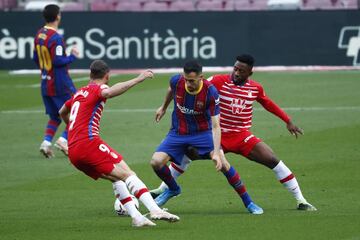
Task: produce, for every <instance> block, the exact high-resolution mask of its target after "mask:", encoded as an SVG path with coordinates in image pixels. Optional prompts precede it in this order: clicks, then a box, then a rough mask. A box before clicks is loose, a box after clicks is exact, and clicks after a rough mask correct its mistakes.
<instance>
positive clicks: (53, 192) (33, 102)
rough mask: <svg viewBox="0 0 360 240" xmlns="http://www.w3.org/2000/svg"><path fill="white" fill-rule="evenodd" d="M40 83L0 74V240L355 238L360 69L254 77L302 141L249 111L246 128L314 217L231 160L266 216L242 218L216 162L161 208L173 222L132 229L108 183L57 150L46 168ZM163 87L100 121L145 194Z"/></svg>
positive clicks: (110, 108)
mask: <svg viewBox="0 0 360 240" xmlns="http://www.w3.org/2000/svg"><path fill="white" fill-rule="evenodd" d="M77 77H82V76H76V75H75V76H73V78H74V79H76V78H77ZM129 77H130V76H116V77H114V78H113V79H112V83H114V82H116V81H119V80H125V79H128V78H129ZM38 78H39V77H38V76H36V75H31V76H27V75H24V76H11V75H8V74H7V73H6V72H0V126H1V138H0V159H1V160H0V176H1V182H0V236H1V237H0V239H2V240H7V239H21V240H22V239H52V240H54V239H88V240H89V239H158V240H161V239H185V238H189V237H190V238H191V239H248V240H249V239H349V240H350V239H360V227H359V226H360V201H359V197H360V188H359V186H358V184H359V182H360V174H359V170H360V152H359V143H360V97H359V96H360V95H359V90H358V89H360V81H359V79H360V73H359V72H353V71H348V72H322V73H320V72H315V73H314V72H303V73H299V72H296V73H256V74H255V75H254V79H256V80H258V81H259V82H261V83H262V84H263V85H264V87H265V90H266V92H267V94H268V95H269V96H270V97H272V98H273V99H274V100H275V101H276V102H277V103H279V105H280V106H282V107H285V108H290V109H289V110H288V111H287V112H288V113H289V114H290V115H291V116H292V117H293V119H294V121H295V122H296V123H297V124H298V125H299V126H301V127H302V128H304V130H305V135H304V136H302V137H300V139H298V140H295V139H294V137H292V136H290V134H288V132H287V130H286V128H285V125H284V123H282V122H281V120H279V119H277V118H276V117H274V116H273V115H271V114H270V113H267V112H266V111H262V110H256V111H255V113H254V122H253V128H252V130H253V132H254V133H255V134H256V135H257V136H258V137H261V138H262V139H263V140H264V141H265V142H266V143H268V144H269V145H270V146H271V147H272V148H273V150H274V151H275V153H276V154H277V155H278V156H279V158H280V159H283V160H284V161H285V163H286V164H287V165H288V166H289V168H290V169H291V170H292V171H293V172H294V173H295V175H296V176H297V179H298V181H299V182H300V185H301V188H302V190H303V193H304V195H305V197H306V198H307V199H308V200H309V201H310V202H311V203H312V204H314V205H315V206H316V207H317V208H318V209H319V210H318V211H317V212H301V211H296V210H295V206H296V204H295V201H294V200H293V199H292V197H291V196H290V194H289V193H288V192H287V191H286V190H285V189H284V188H283V187H282V186H281V185H280V184H279V183H278V182H277V181H276V179H275V176H274V175H273V173H272V172H271V171H269V170H268V169H266V168H265V167H262V166H260V165H258V164H256V163H253V162H250V161H248V160H246V159H244V158H242V157H240V156H237V155H233V154H228V155H227V157H228V159H229V161H230V162H231V163H232V164H233V165H234V166H235V168H236V169H237V170H238V171H239V172H240V175H241V176H242V179H243V181H244V182H245V184H246V185H247V188H248V191H249V193H250V194H251V196H252V197H253V199H254V200H255V202H256V203H258V204H259V205H260V206H262V207H263V208H264V210H265V214H263V215H262V216H252V215H250V214H248V213H247V211H246V209H245V208H244V207H243V206H242V203H241V201H240V200H239V198H238V197H237V195H236V194H235V192H234V191H233V190H232V188H231V187H230V186H229V185H228V184H227V182H226V180H225V178H224V177H223V176H222V174H220V173H216V172H215V169H214V166H213V164H212V163H211V162H210V161H202V162H201V161H197V162H194V163H192V165H191V166H190V168H189V170H188V171H187V172H186V173H185V174H184V175H183V176H182V177H181V178H180V179H179V183H180V184H181V185H182V189H183V193H182V195H181V196H180V197H177V198H175V199H173V200H171V201H170V202H169V203H168V204H167V205H166V207H167V208H169V210H170V211H171V212H173V213H175V214H178V215H179V216H180V217H181V222H179V223H175V224H168V223H163V222H158V226H157V227H155V228H151V229H150V228H147V229H133V228H131V227H130V219H129V218H126V217H117V216H116V215H115V214H114V212H113V200H114V197H113V193H112V188H111V184H110V183H108V182H106V181H97V182H95V181H93V180H91V179H90V178H87V177H86V176H85V175H83V174H82V173H81V172H78V171H77V170H76V169H75V168H74V167H72V166H71V165H70V164H69V162H68V160H67V159H66V158H65V157H64V156H63V155H62V154H61V153H60V152H56V157H55V158H54V159H50V160H47V159H45V158H43V157H42V156H41V155H40V153H39V152H38V148H39V145H40V142H41V141H42V137H43V132H44V127H45V124H46V122H47V117H46V115H44V114H43V113H42V112H40V113H39V112H37V110H39V111H43V107H42V102H41V98H40V92H39V88H38V87H32V85H33V84H37V83H38V82H39V80H38ZM168 78H169V75H158V76H156V79H153V80H149V81H147V82H145V83H143V84H141V85H139V86H136V87H134V88H133V89H131V90H130V91H129V92H127V93H126V94H125V95H123V96H120V97H119V98H115V99H111V100H109V101H108V103H107V106H106V108H105V112H104V114H103V118H102V129H101V135H102V137H103V139H104V140H105V141H107V142H108V143H109V144H110V145H111V146H113V147H114V148H115V149H116V150H118V151H119V152H120V153H122V154H123V156H124V158H125V160H126V162H127V163H128V164H129V165H130V167H131V168H133V169H134V170H135V171H136V172H137V173H138V175H139V176H140V177H141V178H142V179H143V180H144V182H145V183H146V184H147V186H148V187H149V188H154V187H157V186H158V184H159V183H160V180H159V179H158V178H157V177H156V176H155V174H154V173H153V172H152V170H151V168H150V166H149V160H150V158H151V155H152V153H153V151H154V150H155V148H156V146H157V145H158V144H159V143H160V141H161V140H162V138H163V137H164V136H165V134H166V133H167V130H168V128H169V125H170V111H169V112H168V113H167V115H166V117H164V119H163V120H162V121H161V122H160V123H159V124H155V123H154V111H149V110H148V109H154V110H155V109H156V108H157V107H158V106H159V105H160V104H161V102H162V100H163V97H164V94H165V92H166V88H167V86H168ZM84 84H86V81H83V82H77V86H81V85H84ZM291 107H295V108H303V109H302V110H299V109H291ZM314 107H318V108H314ZM333 107H338V108H335V109H334V108H333ZM343 107H355V108H353V109H351V108H343ZM260 108H261V107H260V106H259V105H256V109H260ZM123 109H138V110H139V109H140V110H139V111H138V112H124V110H123ZM141 109H142V110H141ZM144 109H145V110H144ZM14 110H20V112H14ZM24 110H26V111H28V112H24ZM118 110H120V111H118ZM62 129H63V126H62V127H60V130H62ZM59 133H60V131H59V132H58V135H59ZM58 135H57V136H58ZM141 209H142V212H144V211H145V209H144V207H142V208H141Z"/></svg>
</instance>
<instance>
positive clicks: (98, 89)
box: [97, 84, 110, 99]
mask: <svg viewBox="0 0 360 240" xmlns="http://www.w3.org/2000/svg"><path fill="white" fill-rule="evenodd" d="M108 88H110V87H109V86H108V85H106V84H101V85H100V86H99V87H98V88H97V96H98V97H99V98H101V99H105V98H104V97H103V96H102V94H101V93H102V91H103V90H104V89H108Z"/></svg>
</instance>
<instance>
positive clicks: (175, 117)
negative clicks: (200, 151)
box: [170, 74, 220, 135]
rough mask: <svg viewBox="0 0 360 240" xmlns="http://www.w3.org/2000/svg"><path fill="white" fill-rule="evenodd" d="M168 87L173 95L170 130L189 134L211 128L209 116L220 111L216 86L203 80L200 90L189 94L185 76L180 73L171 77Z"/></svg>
mask: <svg viewBox="0 0 360 240" xmlns="http://www.w3.org/2000/svg"><path fill="white" fill-rule="evenodd" d="M170 87H171V89H172V93H173V97H174V110H173V113H172V124H171V129H170V131H173V132H175V133H177V134H180V135H190V134H196V133H199V132H203V131H207V130H211V129H212V124H211V117H212V116H216V115H218V114H219V113H220V108H219V95H218V92H217V90H216V88H215V87H214V86H213V85H212V84H211V83H210V82H208V81H206V80H203V84H202V87H201V90H200V91H199V92H198V93H197V94H196V95H194V94H190V93H188V92H187V91H186V89H185V78H184V77H183V76H182V75H181V74H177V75H175V76H173V77H172V78H171V80H170Z"/></svg>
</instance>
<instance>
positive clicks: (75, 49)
mask: <svg viewBox="0 0 360 240" xmlns="http://www.w3.org/2000/svg"><path fill="white" fill-rule="evenodd" d="M71 54H72V55H74V56H75V57H79V54H80V53H79V50H78V49H77V47H76V46H74V47H73V48H72V49H71Z"/></svg>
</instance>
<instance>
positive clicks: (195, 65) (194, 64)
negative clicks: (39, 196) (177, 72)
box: [184, 60, 202, 74]
mask: <svg viewBox="0 0 360 240" xmlns="http://www.w3.org/2000/svg"><path fill="white" fill-rule="evenodd" d="M191 72H195V73H196V74H199V73H202V65H201V64H200V63H199V62H198V61H196V60H190V61H187V62H186V63H185V64H184V73H186V74H189V73H191Z"/></svg>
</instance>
